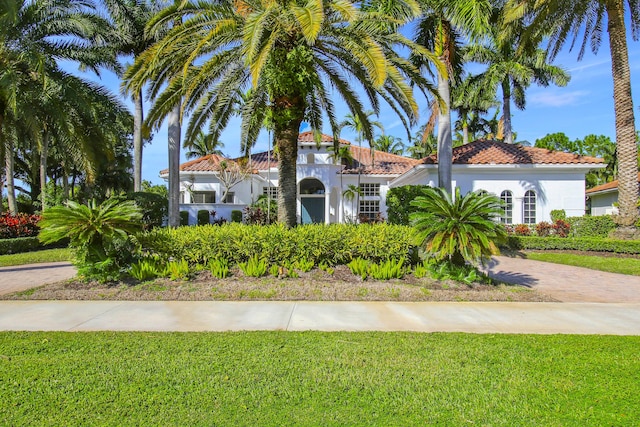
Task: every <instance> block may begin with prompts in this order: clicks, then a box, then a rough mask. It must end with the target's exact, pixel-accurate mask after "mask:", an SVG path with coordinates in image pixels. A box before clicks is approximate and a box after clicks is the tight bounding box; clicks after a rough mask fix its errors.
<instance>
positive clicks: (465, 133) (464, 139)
mask: <svg viewBox="0 0 640 427" xmlns="http://www.w3.org/2000/svg"><path fill="white" fill-rule="evenodd" d="M468 143H469V124H468V123H467V120H466V119H465V121H464V122H463V123H462V144H464V145H467V144H468Z"/></svg>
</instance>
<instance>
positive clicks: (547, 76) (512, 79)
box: [465, 9, 570, 144]
mask: <svg viewBox="0 0 640 427" xmlns="http://www.w3.org/2000/svg"><path fill="white" fill-rule="evenodd" d="M492 16H493V19H492V23H493V26H492V27H491V31H490V32H489V33H488V34H487V35H488V37H487V43H485V44H473V45H471V46H469V47H468V50H467V53H466V55H465V56H466V58H467V59H468V60H469V61H473V62H478V63H481V64H485V65H487V70H486V71H484V72H483V73H481V74H479V75H478V76H475V78H474V79H475V80H476V82H477V84H478V86H477V87H476V90H479V91H481V92H486V91H487V90H490V93H492V94H495V93H496V90H497V88H498V87H500V88H501V90H502V111H503V119H504V142H506V143H507V144H512V143H513V135H512V130H511V100H512V99H513V102H514V104H515V106H516V107H517V108H518V109H520V110H524V108H525V105H526V98H525V90H526V89H527V88H528V87H529V86H530V85H531V84H532V83H536V84H538V85H541V86H548V85H549V84H550V83H553V84H556V85H558V86H566V84H567V83H568V82H569V79H570V77H569V74H567V72H566V71H564V70H563V69H562V68H560V67H558V66H555V65H551V64H549V63H547V62H546V56H547V53H546V51H544V50H542V49H539V48H537V46H529V48H528V49H519V47H520V45H521V44H520V40H519V37H520V34H522V32H523V31H524V29H523V28H522V25H521V21H512V22H510V23H509V24H503V23H502V15H501V11H500V10H499V9H495V10H494V12H493V15H492ZM505 26H513V27H515V28H513V29H505Z"/></svg>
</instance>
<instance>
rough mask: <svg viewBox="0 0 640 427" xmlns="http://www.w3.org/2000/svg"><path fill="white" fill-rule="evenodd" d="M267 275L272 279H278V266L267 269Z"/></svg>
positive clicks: (274, 265)
mask: <svg viewBox="0 0 640 427" xmlns="http://www.w3.org/2000/svg"><path fill="white" fill-rule="evenodd" d="M269 274H270V275H272V276H273V277H278V276H279V275H280V266H279V265H276V264H273V265H272V266H271V267H269Z"/></svg>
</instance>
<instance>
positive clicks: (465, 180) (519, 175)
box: [160, 132, 604, 224]
mask: <svg viewBox="0 0 640 427" xmlns="http://www.w3.org/2000/svg"><path fill="white" fill-rule="evenodd" d="M339 142H340V146H342V147H348V151H349V153H350V154H351V157H352V160H350V161H347V160H345V161H343V162H342V163H341V162H340V161H337V160H335V159H334V156H333V139H332V138H331V137H330V136H328V135H322V138H321V140H320V142H319V143H317V142H316V141H315V140H314V137H313V134H312V133H311V132H303V133H301V134H300V136H299V139H298V144H299V145H298V164H297V178H298V201H297V212H298V221H299V222H300V223H302V224H306V223H326V224H330V223H343V222H349V221H354V220H355V219H356V218H358V217H359V216H360V215H365V216H367V217H369V218H375V217H376V216H378V215H379V214H380V215H382V216H383V217H386V204H385V200H386V195H387V192H388V191H389V189H390V188H393V187H397V186H403V185H416V184H426V185H431V186H435V185H437V181H438V171H437V167H438V164H437V157H436V156H435V155H432V156H429V157H426V158H424V159H421V160H416V159H411V158H408V157H404V156H398V155H394V154H390V153H385V152H380V151H375V150H371V149H370V148H363V147H357V146H354V145H353V144H350V143H349V142H348V141H346V140H343V139H341V140H340V141H339ZM238 162H239V163H243V165H242V167H243V168H244V171H245V172H244V173H243V174H242V176H243V179H240V180H238V179H237V178H238V177H237V176H236V177H235V178H236V180H237V181H238V182H237V183H235V184H234V185H233V186H231V185H225V183H224V182H225V181H226V182H227V184H229V183H230V182H232V181H234V180H229V179H228V178H229V177H227V176H224V175H223V174H225V173H227V174H228V169H229V164H236V163H238ZM221 165H222V167H221ZM602 167H604V163H603V161H602V159H598V158H593V157H586V156H577V155H574V154H568V153H561V152H555V151H550V150H547V149H541V148H533V147H523V146H520V145H515V144H505V143H503V142H499V141H482V140H480V141H475V142H472V143H470V144H467V145H464V146H461V147H457V148H455V149H454V150H453V169H452V177H453V182H452V185H453V186H454V187H455V186H457V187H460V190H461V192H462V193H463V194H465V193H466V192H469V191H477V190H484V191H487V192H489V193H493V194H495V195H497V196H499V197H500V198H501V199H502V200H503V201H504V202H505V213H504V217H503V222H505V223H515V224H517V223H530V224H534V223H537V222H540V221H549V220H550V217H551V216H550V213H551V211H552V210H554V209H564V210H565V211H566V212H567V215H569V216H579V215H583V214H584V212H585V180H584V177H585V174H586V173H587V172H588V171H589V170H592V169H597V168H602ZM225 168H227V169H225ZM160 176H161V177H163V178H165V179H167V178H168V170H163V171H161V173H160ZM221 181H223V182H221ZM180 182H181V190H180V194H181V205H180V209H181V210H184V211H188V212H189V218H190V220H189V222H190V223H192V224H193V223H195V222H196V216H197V211H198V210H202V209H206V210H210V211H215V212H216V215H217V216H218V217H223V218H227V219H228V218H230V216H231V211H232V210H242V209H244V207H246V206H247V205H249V204H251V203H252V202H253V201H255V200H256V199H257V197H258V196H260V195H262V194H265V195H268V196H270V197H272V198H274V199H275V198H276V197H277V193H278V161H277V158H276V156H275V155H274V154H273V152H263V153H257V154H253V155H252V156H251V158H250V159H248V160H246V161H245V160H241V159H229V160H228V159H224V158H222V157H220V156H217V155H215V154H212V155H208V156H204V157H201V158H199V159H196V160H192V161H189V162H186V163H183V164H182V165H180ZM350 186H352V187H351V188H360V195H359V196H357V197H354V198H349V197H345V196H344V194H345V191H344V190H345V189H348V188H350ZM225 193H226V195H225V196H224V200H222V198H223V195H224V194H225ZM347 193H348V191H347ZM352 194H353V193H352Z"/></svg>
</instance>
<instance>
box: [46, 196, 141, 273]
mask: <svg viewBox="0 0 640 427" xmlns="http://www.w3.org/2000/svg"><path fill="white" fill-rule="evenodd" d="M39 225H40V228H41V231H40V235H39V238H40V241H41V242H43V243H45V244H46V243H54V242H57V241H59V240H62V239H69V240H70V245H71V247H73V248H74V249H75V250H76V255H77V257H78V262H79V263H80V264H95V263H99V262H102V261H105V260H106V259H107V258H109V257H113V256H117V255H118V254H116V253H115V251H116V250H117V245H118V243H119V242H126V241H127V240H128V238H129V235H130V234H133V233H135V232H138V231H140V230H141V227H142V213H141V212H140V209H139V208H138V206H137V205H136V204H135V202H134V201H125V202H121V201H119V200H117V199H109V200H107V201H105V202H104V203H102V204H101V205H97V204H96V202H95V201H92V202H89V204H88V205H82V204H79V203H76V202H73V201H69V202H67V205H66V206H54V207H52V208H50V209H48V210H47V211H46V212H44V214H43V217H42V220H41V221H40V223H39Z"/></svg>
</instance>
